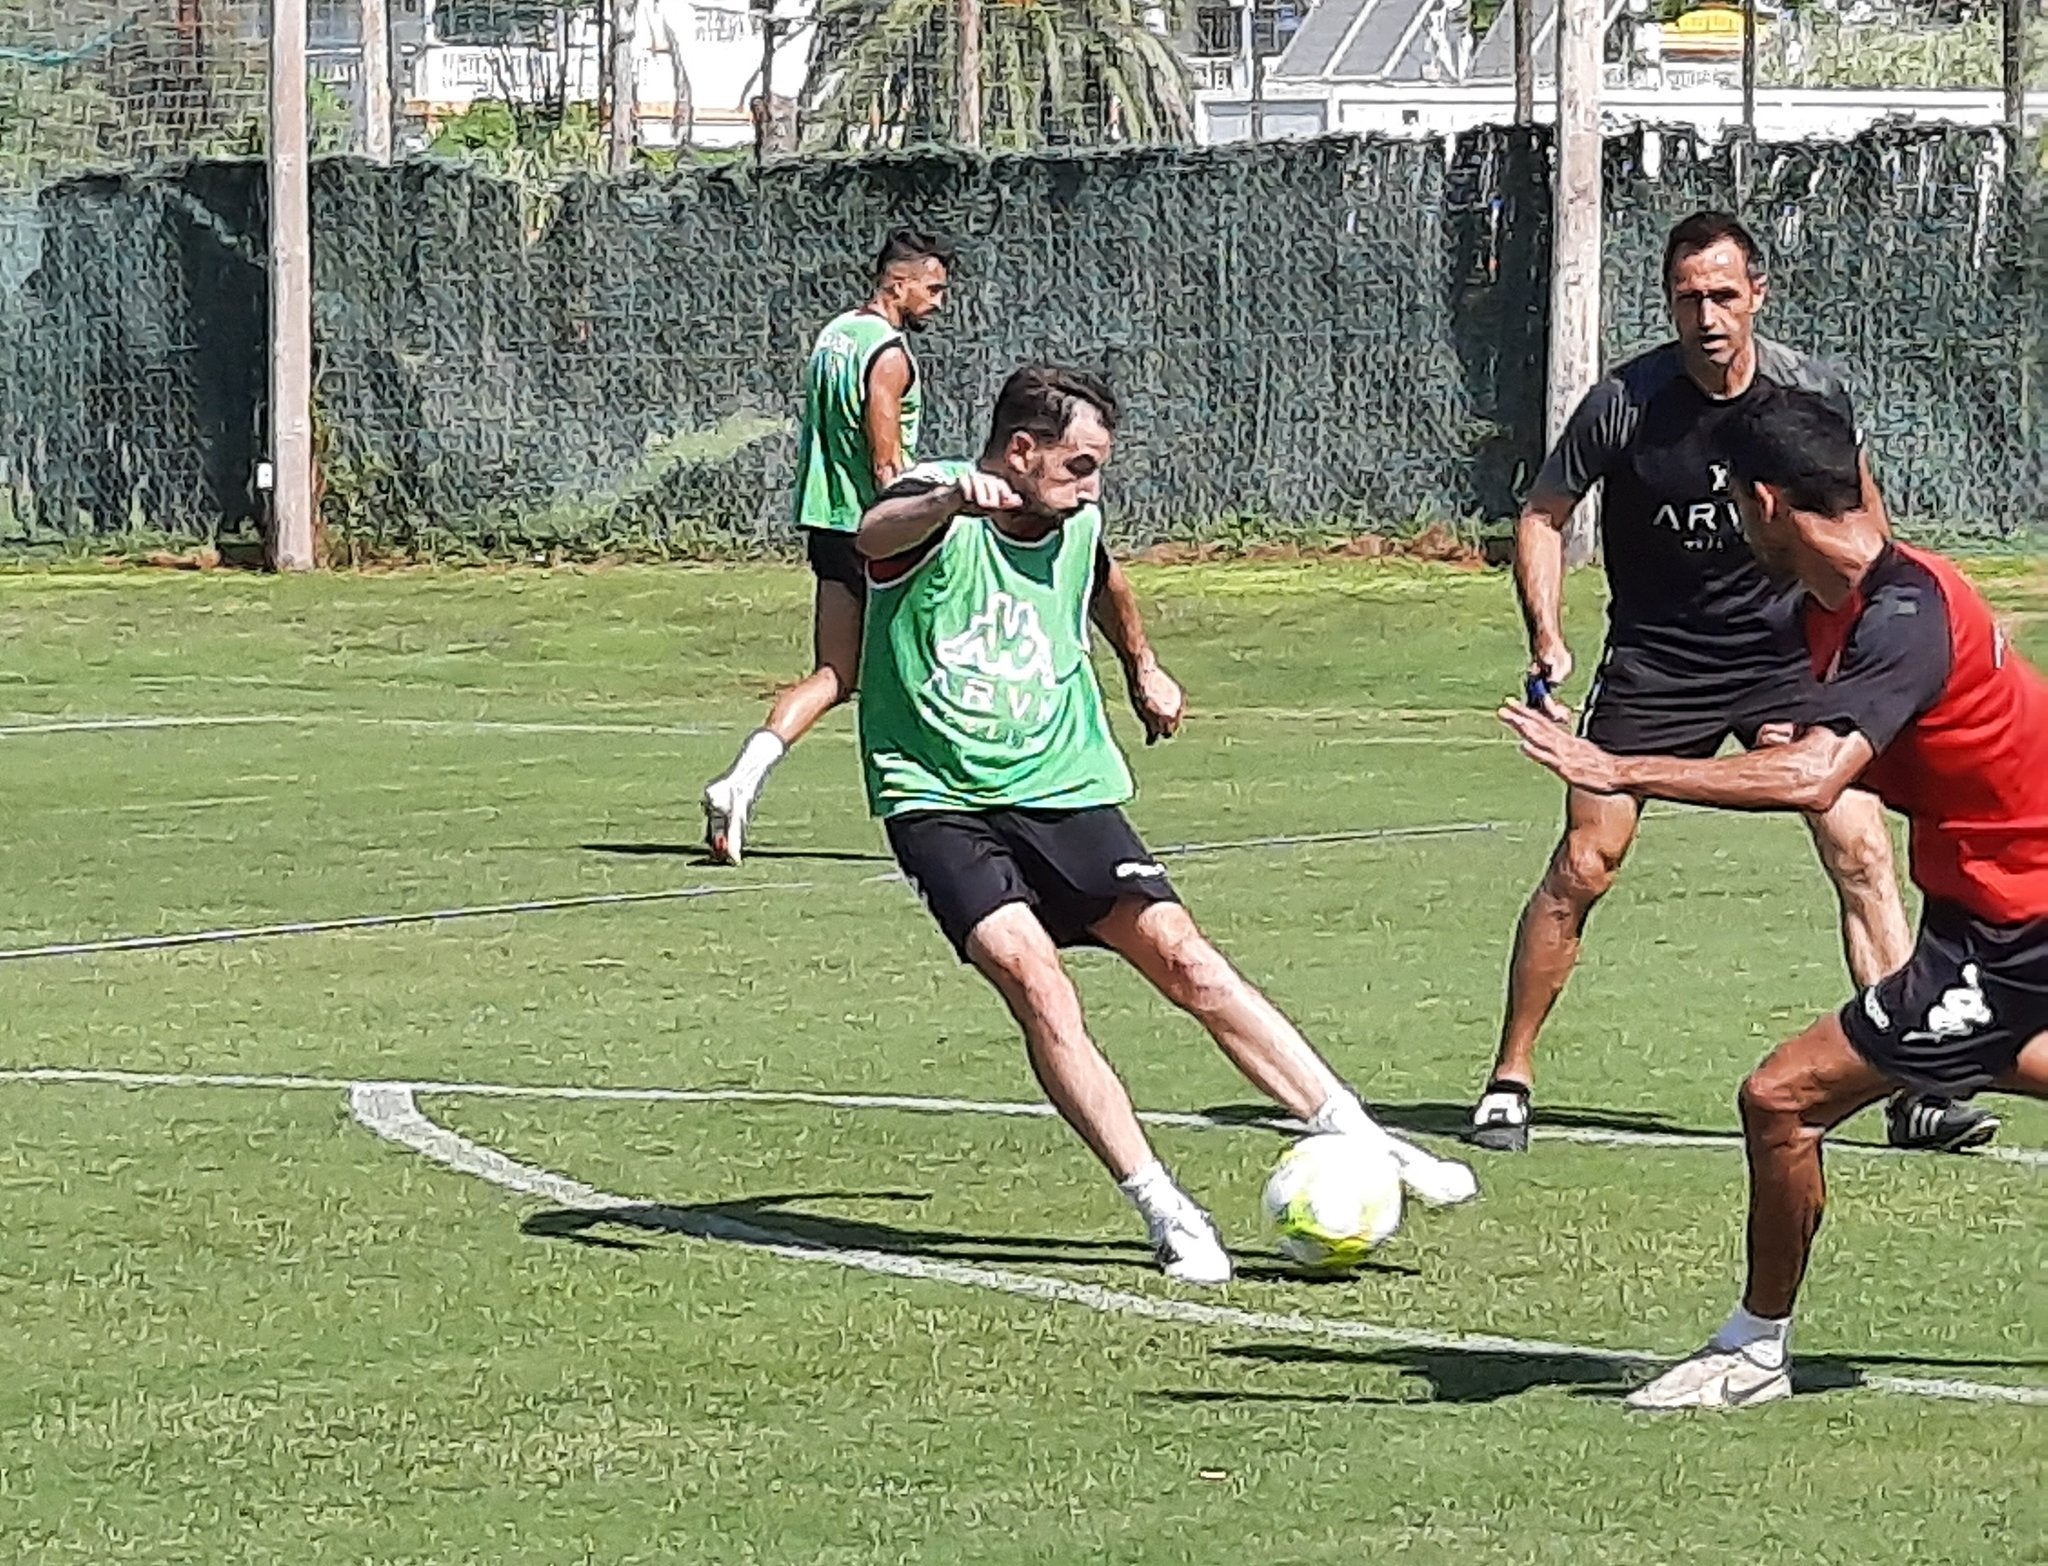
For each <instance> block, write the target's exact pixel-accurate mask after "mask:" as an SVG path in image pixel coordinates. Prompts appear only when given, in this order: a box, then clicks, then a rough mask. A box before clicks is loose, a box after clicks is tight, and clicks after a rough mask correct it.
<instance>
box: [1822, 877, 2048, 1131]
mask: <svg viewBox="0 0 2048 1566" xmlns="http://www.w3.org/2000/svg"><path fill="white" fill-rule="evenodd" d="M1840 1015H1841V1019H1842V1027H1843V1030H1844V1031H1845V1032H1847V1033H1848V1035H1849V1042H1850V1043H1851V1044H1853V1045H1855V1046H1856V1053H1857V1054H1859V1055H1861V1056H1862V1057H1863V1058H1864V1059H1865V1060H1867V1061H1869V1062H1870V1063H1871V1064H1872V1065H1873V1066H1875V1067H1877V1069H1878V1070H1879V1071H1882V1072H1883V1073H1884V1074H1885V1075H1886V1076H1889V1077H1896V1078H1897V1079H1898V1080H1899V1081H1901V1082H1903V1083H1905V1084H1906V1085H1907V1086H1908V1087H1911V1088H1916V1089H1918V1090H1920V1091H1921V1092H1926V1093H1936V1094H1939V1095H1940V1096H1942V1097H1944V1098H1968V1097H1969V1096H1970V1095H1971V1094H1973V1093H1975V1092H1977V1091H1978V1090H1980V1089H1981V1088H1984V1087H1987V1086H1989V1085H1990V1084H1991V1083H1992V1082H1993V1081H1995V1080H1997V1079H1998V1078H1999V1077H2001V1076H2003V1075H2004V1074H2005V1073H2006V1072H2008V1071H2010V1070H2012V1067H2013V1062H2014V1061H2016V1060H2018V1059H2019V1056H2020V1051H2021V1050H2023V1049H2025V1048H2026V1047H2027V1044H2028V1042H2029V1041H2030V1040H2031V1039H2033V1038H2034V1037H2035V1036H2036V1035H2038V1034H2041V1033H2048V919H2034V920H2030V921H2028V922H2027V923H2025V924H1991V923H1988V922H1986V921H1985V920H1982V919H1979V918H1978V917H1977V916H1976V915H1974V914H1972V913H1970V912H1968V911H1967V910H1965V909H1962V908H1959V907H1957V906H1956V905H1955V904H1954V903H1948V902H1941V901H1938V900H1936V899H1934V898H1929V899H1928V901H1927V904H1926V906H1925V908H1923V909H1922V910H1921V916H1920V939H1919V940H1918V941H1917V942H1916V943H1915V944H1914V947H1913V955H1912V957H1911V958H1910V959H1909V960H1908V961H1907V963H1906V966H1905V967H1903V968H1901V969H1900V970H1899V971H1898V972H1897V973H1895V974H1892V975H1891V976H1890V977H1889V978H1885V979H1880V980H1879V981H1878V982H1877V983H1876V984H1874V985H1872V986H1871V987H1870V988H1869V989H1867V990H1865V991H1864V992H1863V993H1862V994H1861V995H1859V996H1857V997H1856V999H1854V1000H1852V1001H1851V1002H1849V1004H1848V1005H1846V1006H1844V1007H1843V1008H1842V1010H1841V1013H1840Z"/></svg>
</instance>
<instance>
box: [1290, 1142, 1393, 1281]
mask: <svg viewBox="0 0 2048 1566" xmlns="http://www.w3.org/2000/svg"><path fill="white" fill-rule="evenodd" d="M1265 1207H1266V1225H1267V1227H1268V1228H1269V1229H1270V1230H1271V1231H1272V1234H1273V1238H1274V1240H1275V1242H1276V1243H1277V1244H1278V1245H1279V1247H1280V1252H1281V1254H1282V1255H1284V1256H1286V1257H1287V1259H1288V1260H1289V1261H1293V1262H1297V1263H1299V1264H1300V1265H1301V1266H1303V1267H1307V1268H1311V1269H1313V1270H1315V1271H1318V1272H1323V1271H1341V1270H1343V1269H1346V1268H1351V1267H1356V1266H1357V1265H1358V1264H1359V1263H1360V1262H1362V1261H1364V1260H1365V1258H1366V1256H1367V1255H1368V1254H1369V1253H1370V1252H1371V1251H1372V1250H1373V1249H1374V1248H1375V1247H1377V1246H1380V1245H1383V1244H1385V1243H1386V1241H1387V1240H1388V1239H1389V1238H1390V1237H1391V1236H1392V1235H1393V1233H1394V1231H1395V1230H1397V1229H1399V1228H1400V1227H1401V1171H1400V1169H1399V1167H1398V1166H1396V1164H1395V1163H1394V1159H1393V1155H1392V1154H1391V1153H1389V1152H1387V1151H1386V1149H1385V1148H1382V1147H1377V1146H1375V1145H1373V1144H1372V1143H1371V1142H1368V1141H1366V1140H1365V1139H1364V1138H1363V1137H1356V1136H1310V1137H1304V1138H1303V1139H1302V1140H1301V1141H1299V1142H1296V1143H1295V1144H1294V1146H1292V1147H1290V1148H1289V1149H1288V1150H1287V1152H1286V1153H1285V1154H1284V1155H1282V1157H1281V1159H1280V1162H1279V1163H1278V1164H1277V1165H1276V1166H1275V1167H1274V1169H1273V1174H1272V1178H1271V1179H1269V1180H1267V1182H1266V1194H1265Z"/></svg>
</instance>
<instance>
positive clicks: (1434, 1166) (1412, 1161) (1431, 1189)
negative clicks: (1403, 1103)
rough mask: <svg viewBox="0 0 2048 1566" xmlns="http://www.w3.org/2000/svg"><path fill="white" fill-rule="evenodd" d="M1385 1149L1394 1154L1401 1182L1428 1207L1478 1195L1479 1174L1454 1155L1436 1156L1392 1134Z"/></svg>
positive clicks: (1462, 1200)
mask: <svg viewBox="0 0 2048 1566" xmlns="http://www.w3.org/2000/svg"><path fill="white" fill-rule="evenodd" d="M1387 1151H1388V1152H1390V1153H1392V1154H1393V1155H1394V1165H1395V1167H1396V1168H1398V1169H1399V1170H1400V1171H1401V1183H1402V1184H1403V1185H1405V1186H1406V1187H1407V1188H1408V1189H1409V1191H1410V1192H1412V1193H1413V1194H1414V1195H1416V1196H1418V1197H1420V1198H1421V1199H1422V1200H1423V1201H1424V1202H1427V1203H1428V1204H1429V1205H1430V1206H1431V1207H1456V1206H1458V1205H1459V1204H1460V1203H1462V1202H1469V1201H1471V1200H1472V1198H1473V1197H1475V1196H1477V1195H1478V1194H1479V1177H1478V1176H1477V1175H1475V1174H1474V1173H1473V1172H1472V1170H1471V1167H1470V1166H1469V1165H1467V1164H1461V1163H1459V1162H1458V1161H1457V1160H1456V1159H1455V1158H1439V1157H1437V1156H1436V1154H1434V1153H1426V1152H1424V1151H1423V1150H1422V1149H1421V1148H1419V1147H1417V1146H1416V1145H1415V1144H1414V1143H1413V1142H1404V1141H1402V1140H1401V1138H1399V1137H1397V1136H1391V1135H1390V1136H1389V1137H1388V1138H1387Z"/></svg>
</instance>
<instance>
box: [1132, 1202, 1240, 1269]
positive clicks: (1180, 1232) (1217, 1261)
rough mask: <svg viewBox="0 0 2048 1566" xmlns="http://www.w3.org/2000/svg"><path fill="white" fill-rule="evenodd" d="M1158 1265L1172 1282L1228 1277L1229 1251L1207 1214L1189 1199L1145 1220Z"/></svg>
mask: <svg viewBox="0 0 2048 1566" xmlns="http://www.w3.org/2000/svg"><path fill="white" fill-rule="evenodd" d="M1145 1228H1146V1230H1147V1231H1148V1233H1149V1234H1150V1237H1151V1240H1152V1250H1153V1254H1154V1255H1155V1256H1157V1257H1158V1259H1159V1268H1160V1270H1161V1271H1162V1272H1164V1273H1165V1274H1166V1275H1167V1277H1169V1278H1171V1279H1173V1280H1174V1281H1175V1282H1176V1283H1200V1284H1206V1285H1210V1286H1212V1287H1213V1286H1215V1285H1217V1284H1223V1283H1228V1282H1229V1281H1230V1274H1231V1267H1230V1253H1229V1252H1228V1251H1226V1250H1224V1248H1223V1241H1222V1240H1221V1239H1220V1238H1218V1236H1217V1234H1216V1225H1215V1224H1214V1223H1213V1222H1211V1221H1210V1218H1209V1215H1208V1214H1207V1213H1205V1212H1203V1211H1202V1209H1201V1208H1199V1207H1197V1206H1196V1205H1195V1204H1194V1203H1193V1202H1187V1203H1184V1204H1179V1205H1176V1206H1175V1207H1174V1208H1173V1209H1171V1210H1169V1211H1166V1212H1163V1213H1161V1214H1159V1216H1157V1217H1156V1218H1150V1219H1147V1220H1146V1223H1145Z"/></svg>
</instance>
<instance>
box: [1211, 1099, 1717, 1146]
mask: <svg viewBox="0 0 2048 1566" xmlns="http://www.w3.org/2000/svg"><path fill="white" fill-rule="evenodd" d="M1366 1107H1367V1108H1368V1109H1369V1110H1370V1111H1371V1112H1372V1116H1373V1118H1374V1119H1375V1120H1378V1121H1379V1122H1380V1123H1381V1124H1383V1125H1385V1126H1387V1127H1389V1128H1390V1129H1392V1130H1395V1131H1410V1132H1414V1133H1415V1134H1417V1135H1420V1136H1461V1135H1463V1133H1464V1132H1465V1131H1466V1130H1468V1129H1469V1128H1470V1127H1471V1124H1472V1106H1471V1105H1470V1104H1447V1103H1443V1102H1440V1101H1438V1102H1424V1103H1418V1104H1381V1103H1371V1104H1368V1105H1367V1106H1366ZM1201 1113H1203V1114H1204V1115H1207V1116H1208V1117H1209V1118H1210V1119H1212V1120H1216V1121H1220V1122H1222V1123H1223V1124H1225V1125H1257V1124H1259V1123H1260V1122H1262V1121H1267V1120H1273V1119H1276V1118H1278V1117H1279V1116H1280V1114H1281V1112H1280V1111H1279V1110H1278V1109H1276V1108H1275V1107H1274V1106H1273V1105H1271V1104H1217V1105H1215V1106H1214V1107H1212V1108H1209V1109H1205V1110H1203V1111H1201ZM1537 1126H1538V1128H1539V1129H1541V1128H1542V1127H1543V1126H1567V1127H1571V1128H1574V1129H1577V1130H1585V1131H1648V1132H1655V1133H1658V1134H1661V1135H1665V1136H1713V1137H1723V1136H1725V1137H1726V1138H1727V1139H1728V1140H1729V1141H1730V1142H1735V1141H1738V1140H1740V1133H1739V1132H1737V1131H1736V1130H1735V1129H1734V1128H1733V1127H1729V1126H1710V1127H1698V1126H1684V1125H1674V1124H1673V1123H1672V1122H1671V1121H1669V1120H1666V1119H1665V1118H1664V1117H1663V1116H1661V1115H1657V1114H1643V1113H1637V1112H1634V1111H1631V1110H1626V1109H1572V1108H1562V1109H1560V1108H1554V1107H1552V1106H1551V1105H1549V1104H1545V1105H1544V1106H1543V1108H1542V1110H1541V1112H1540V1113H1539V1115H1538V1117H1537Z"/></svg>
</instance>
